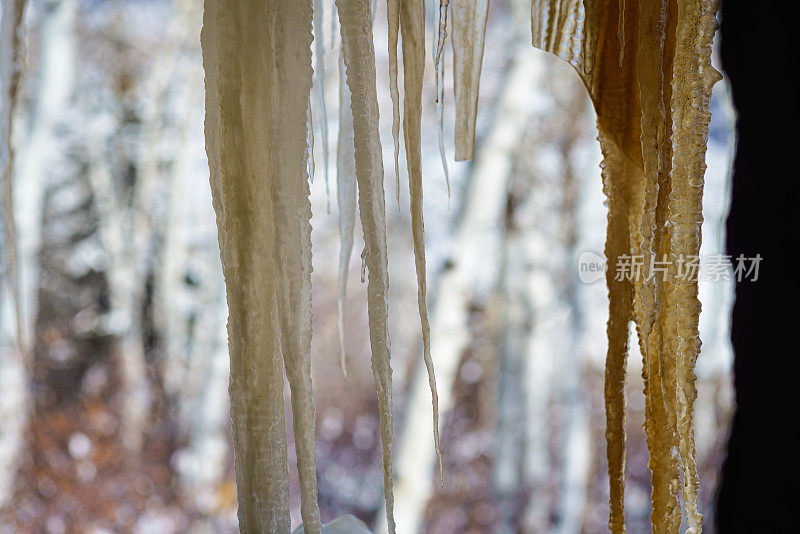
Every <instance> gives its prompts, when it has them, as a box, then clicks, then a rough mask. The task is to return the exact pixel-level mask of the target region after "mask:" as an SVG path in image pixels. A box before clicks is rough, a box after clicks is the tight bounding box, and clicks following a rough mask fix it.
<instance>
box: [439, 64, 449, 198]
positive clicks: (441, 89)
mask: <svg viewBox="0 0 800 534" xmlns="http://www.w3.org/2000/svg"><path fill="white" fill-rule="evenodd" d="M437 72H438V73H439V75H440V76H443V75H444V63H439V66H438V68H437ZM437 91H438V92H437V96H436V138H437V141H438V142H439V156H440V157H441V159H442V169H444V181H445V183H446V184H447V199H448V201H449V199H450V172H449V171H448V169H447V157H446V155H445V152H444V86H443V85H442V86H439V88H438V89H437Z"/></svg>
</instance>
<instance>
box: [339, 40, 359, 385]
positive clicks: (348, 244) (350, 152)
mask: <svg viewBox="0 0 800 534" xmlns="http://www.w3.org/2000/svg"><path fill="white" fill-rule="evenodd" d="M355 157H356V156H355V150H354V148H353V114H352V112H351V111H350V89H349V88H348V87H347V82H346V81H345V71H344V58H343V52H342V51H341V50H340V53H339V138H338V143H337V148H336V200H337V203H338V206H339V295H338V312H339V317H338V325H339V346H340V349H341V353H340V361H341V366H342V373H343V374H344V375H345V376H347V352H346V349H345V342H344V337H345V336H344V332H345V329H344V326H345V321H344V316H345V312H344V305H345V302H346V300H347V271H348V266H349V265H350V255H351V254H352V252H353V229H354V228H355V217H356V167H355V165H356V162H355Z"/></svg>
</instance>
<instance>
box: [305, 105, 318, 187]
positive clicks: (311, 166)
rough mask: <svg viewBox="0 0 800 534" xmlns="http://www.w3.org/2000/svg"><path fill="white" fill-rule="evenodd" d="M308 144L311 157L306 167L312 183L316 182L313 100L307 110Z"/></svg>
mask: <svg viewBox="0 0 800 534" xmlns="http://www.w3.org/2000/svg"><path fill="white" fill-rule="evenodd" d="M306 146H307V147H308V152H309V154H310V157H309V158H308V161H307V162H306V169H307V171H306V172H307V173H308V181H309V182H311V183H312V184H313V183H314V171H315V170H316V169H315V166H314V114H313V112H312V110H311V102H309V103H308V108H307V111H306Z"/></svg>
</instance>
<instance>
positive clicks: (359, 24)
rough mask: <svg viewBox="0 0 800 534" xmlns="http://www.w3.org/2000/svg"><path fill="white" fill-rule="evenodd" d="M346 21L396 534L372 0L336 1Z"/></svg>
mask: <svg viewBox="0 0 800 534" xmlns="http://www.w3.org/2000/svg"><path fill="white" fill-rule="evenodd" d="M336 6H337V8H338V10H339V21H340V23H341V33H342V49H343V50H344V61H345V66H346V75H347V85H348V87H349V88H350V93H351V110H352V112H353V131H354V134H355V136H354V141H355V155H356V179H357V182H358V206H359V212H360V215H361V226H362V229H363V231H364V243H365V245H366V250H367V254H366V264H367V269H368V271H369V284H368V285H367V301H368V314H369V325H370V328H369V336H370V346H371V349H372V375H373V378H374V380H375V389H376V392H377V395H378V409H379V412H380V421H381V423H380V426H381V442H382V445H383V487H384V498H385V499H386V517H387V523H388V526H389V532H390V534H394V533H395V522H394V512H393V509H394V497H393V491H392V426H393V423H392V420H393V414H392V367H391V362H390V343H389V329H388V296H389V276H388V269H387V250H386V221H385V203H384V190H383V162H382V155H381V144H380V135H379V132H378V98H377V91H376V88H375V52H374V49H373V46H372V27H371V17H370V6H369V2H368V0H336Z"/></svg>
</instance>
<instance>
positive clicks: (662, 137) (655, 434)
mask: <svg viewBox="0 0 800 534" xmlns="http://www.w3.org/2000/svg"><path fill="white" fill-rule="evenodd" d="M620 5H621V6H624V5H625V3H624V2H621V3H620ZM638 17H639V21H638V23H639V38H638V39H639V45H638V46H639V49H638V54H637V58H638V59H637V61H638V63H637V71H638V72H637V77H638V87H639V107H640V110H641V122H640V125H641V137H640V139H641V158H642V170H643V178H644V199H643V200H644V203H643V206H642V219H641V220H642V222H641V239H642V240H641V242H640V248H638V249H636V250H635V251H636V253H637V254H640V255H641V257H642V258H643V268H642V277H641V279H640V280H639V281H637V284H636V295H635V302H634V307H635V309H636V315H637V327H638V332H639V342H640V346H641V352H642V357H643V365H642V377H643V379H644V393H645V411H646V413H645V415H646V417H645V431H646V433H647V446H648V450H649V453H650V457H649V461H648V465H649V467H650V471H651V473H652V480H651V485H652V488H653V492H652V514H651V516H652V517H651V519H652V524H653V528H654V529H655V530H656V531H666V532H674V531H677V529H678V527H679V526H680V503H679V497H678V494H679V490H678V477H679V472H678V464H677V461H676V458H675V457H674V455H673V454H672V450H674V448H675V447H676V446H677V443H676V442H675V431H674V418H671V417H670V414H671V413H674V402H670V398H674V395H671V394H670V393H671V390H670V386H669V384H670V381H671V380H670V374H671V373H670V372H669V371H670V370H671V369H672V366H670V365H669V362H670V360H671V358H670V357H669V355H665V354H664V353H663V351H662V339H663V338H662V333H663V330H662V324H661V320H660V317H657V316H660V315H661V314H660V313H659V312H660V308H661V305H662V303H663V296H662V295H663V290H664V284H663V277H662V276H659V275H657V273H656V272H655V271H654V269H653V267H654V265H655V262H656V261H659V262H660V261H663V258H662V254H661V244H662V236H663V235H664V218H665V214H666V213H665V212H666V206H665V204H666V196H665V195H664V194H663V189H664V188H668V187H669V184H668V176H667V175H666V173H665V169H663V168H662V166H661V165H662V162H664V161H669V156H670V154H669V144H668V142H667V141H668V139H669V131H668V128H669V125H668V120H667V118H668V116H669V102H668V99H666V92H665V91H666V90H667V89H668V81H665V78H664V72H665V71H666V72H667V73H669V74H670V75H671V73H670V70H671V55H669V56H667V55H665V47H666V46H667V45H668V43H667V42H666V32H667V27H666V25H667V5H666V2H647V3H642V4H640V5H639V13H638ZM619 20H620V24H623V23H622V21H623V20H624V15H623V14H620V15H619ZM620 31H621V29H620ZM620 39H621V40H620V43H625V37H624V35H623V36H622V37H621V38H620ZM621 57H622V56H621ZM665 99H666V100H665ZM667 290H669V287H667ZM665 318H666V319H668V318H669V315H667V316H666V317H665ZM672 376H673V377H674V374H672ZM672 382H673V384H674V379H673V380H672ZM671 419H672V421H671Z"/></svg>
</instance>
